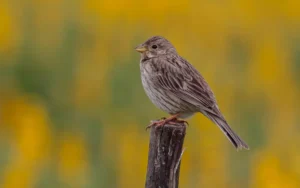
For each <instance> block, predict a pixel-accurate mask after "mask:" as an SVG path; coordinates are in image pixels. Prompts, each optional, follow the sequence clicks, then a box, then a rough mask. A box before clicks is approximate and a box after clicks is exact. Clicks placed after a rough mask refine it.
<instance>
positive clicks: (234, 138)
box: [206, 113, 249, 150]
mask: <svg viewBox="0 0 300 188" xmlns="http://www.w3.org/2000/svg"><path fill="white" fill-rule="evenodd" d="M206 116H207V117H208V118H209V119H210V120H212V121H213V122H214V123H215V124H216V125H218V126H219V128H220V129H221V130H222V131H223V133H224V134H225V135H226V136H227V138H228V139H229V140H230V142H231V143H232V144H233V145H234V146H235V148H236V149H237V150H241V149H243V148H244V149H247V150H249V147H248V145H247V144H246V143H245V142H244V141H243V140H242V139H241V138H240V137H239V136H238V135H237V134H236V133H235V132H234V131H233V130H232V129H231V127H230V126H229V125H228V123H227V122H226V120H225V118H224V117H223V116H222V115H215V114H211V113H206Z"/></svg>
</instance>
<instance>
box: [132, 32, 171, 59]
mask: <svg viewBox="0 0 300 188" xmlns="http://www.w3.org/2000/svg"><path fill="white" fill-rule="evenodd" d="M135 50H136V51H138V52H140V53H141V54H142V56H144V57H146V58H153V57H157V56H160V55H164V54H167V53H172V52H176V50H175V48H174V46H173V45H172V44H171V43H170V42H169V41H168V40H167V39H165V38H163V37H160V36H154V37H151V38H150V39H148V40H147V41H146V42H144V43H143V44H140V45H139V46H137V47H136V48H135Z"/></svg>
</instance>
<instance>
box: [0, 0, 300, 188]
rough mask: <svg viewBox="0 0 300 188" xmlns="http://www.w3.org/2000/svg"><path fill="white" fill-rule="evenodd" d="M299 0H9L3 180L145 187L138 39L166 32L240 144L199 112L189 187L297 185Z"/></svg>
mask: <svg viewBox="0 0 300 188" xmlns="http://www.w3.org/2000/svg"><path fill="white" fill-rule="evenodd" d="M299 10H300V1H298V0H294V1H267V0H264V1H257V0H256V1H253V0H244V1H237V0H233V1H221V0H213V1H211V0H210V1H208V0H207V1H177V0H175V1H169V2H167V1H157V0H152V1H140V0H127V1H123V0H122V1H121V0H115V1H108V0H107V1H103V0H85V1H84V0H77V1H71V0H64V1H58V0H53V1H43V0H40V1H37V0H28V1H16V0H2V1H1V5H0V24H1V26H0V187H2V188H16V187H22V188H27V187H41V188H53V187H63V188H67V187H68V188H69V187H75V188H77V187H78V188H79V187H80V188H81V187H83V188H94V187H104V188H110V187H112V188H114V187H118V188H127V187H130V188H134V187H144V182H145V175H146V166H147V152H148V139H149V132H146V131H145V126H147V125H148V123H149V121H150V120H151V119H157V118H160V117H162V116H165V115H166V114H165V113H164V112H162V111H160V110H159V109H156V108H155V107H154V105H152V104H151V102H150V101H149V99H148V98H147V96H146V95H145V93H144V91H143V88H142V85H141V81H140V74H139V58H140V57H139V54H138V53H137V52H135V51H134V47H135V46H137V45H138V44H140V43H142V42H144V41H145V40H146V39H148V38H149V37H151V36H153V35H162V36H164V37H166V38H167V39H169V40H170V41H171V42H172V43H173V44H174V45H175V47H176V48H177V51H178V52H179V54H180V55H182V56H183V57H185V58H186V59H187V60H189V61H190V62H191V63H192V64H193V65H194V66H195V67H196V68H197V69H198V70H199V71H200V72H201V73H202V75H203V76H204V77H205V78H206V80H207V81H208V83H209V84H210V86H211V88H212V89H213V91H214V92H215V95H216V98H217V100H218V102H219V106H220V108H221V110H222V111H223V113H224V115H225V116H226V118H227V119H228V122H229V123H230V124H231V126H232V127H233V129H234V130H235V131H236V132H237V133H238V134H239V135H240V136H241V138H243V139H244V140H245V141H246V142H247V143H248V144H249V146H250V148H251V150H250V151H242V152H236V150H235V149H234V148H233V146H232V145H231V143H230V142H229V141H228V140H227V139H226V137H225V136H224V135H223V134H222V132H221V131H220V130H219V129H218V128H217V127H216V126H215V125H213V123H211V122H210V121H209V120H207V119H206V118H204V117H203V116H202V115H200V114H199V115H196V116H194V117H192V118H191V119H190V120H189V122H190V126H189V127H188V129H187V136H186V139H185V147H186V151H185V153H184V156H183V161H182V165H181V173H180V187H183V188H186V187H187V188H193V187H206V188H207V187H212V188H215V187H230V188H241V187H243V188H247V187H249V188H254V187H255V188H256V187H257V188H260V187H262V188H276V187H279V188H282V187H287V188H294V187H295V188H296V187H300V150H299V148H300V145H299V143H300V129H299V123H300V118H299V115H300V109H299V96H300V91H299V89H300V76H299V75H300V74H299V73H300V11H299Z"/></svg>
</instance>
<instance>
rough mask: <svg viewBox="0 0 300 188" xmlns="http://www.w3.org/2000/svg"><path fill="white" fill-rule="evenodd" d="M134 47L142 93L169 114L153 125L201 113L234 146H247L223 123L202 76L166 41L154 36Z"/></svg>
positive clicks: (223, 120) (240, 147) (239, 147)
mask: <svg viewBox="0 0 300 188" xmlns="http://www.w3.org/2000/svg"><path fill="white" fill-rule="evenodd" d="M136 50H137V51H138V52H140V53H141V60H140V71H141V77H142V83H143V86H144V89H145V91H146V94H147V95H148V97H149V98H150V100H151V101H152V102H153V103H154V104H155V105H156V106H157V107H158V108H160V109H161V110H163V111H165V112H167V113H169V114H171V115H173V116H171V118H167V120H161V122H159V123H157V125H163V124H165V123H167V122H170V121H171V120H174V119H176V118H183V119H184V118H187V117H189V116H191V115H193V114H194V113H196V112H201V113H202V114H204V115H205V116H206V117H208V118H209V119H210V120H212V121H213V122H214V123H215V124H216V125H218V126H219V127H220V129H221V130H222V131H223V132H224V134H225V135H226V136H227V138H228V139H229V140H230V141H231V142H232V144H233V145H234V146H235V147H236V148H237V149H242V148H245V149H248V146H247V144H246V143H245V142H244V141H242V140H241V139H240V138H239V136H238V135H237V134H236V133H234V131H233V130H232V129H231V128H230V126H229V125H228V124H227V122H226V120H225V118H224V116H223V115H222V113H221V111H220V110H219V107H218V105H217V102H216V99H215V96H214V94H213V92H212V91H211V89H210V88H209V86H208V84H207V83H206V81H205V80H204V78H203V77H202V76H201V75H200V73H199V72H198V71H197V70H196V69H195V68H194V67H193V66H192V65H191V64H190V63H189V62H187V61H186V60H185V59H183V58H182V57H181V56H179V55H178V54H177V52H176V49H175V48H174V46H173V45H172V44H171V43H170V42H169V41H168V40H166V39H165V38H163V37H159V36H155V37H152V38H150V39H148V40H147V41H146V42H145V43H143V44H141V45H139V46H138V47H137V48H136Z"/></svg>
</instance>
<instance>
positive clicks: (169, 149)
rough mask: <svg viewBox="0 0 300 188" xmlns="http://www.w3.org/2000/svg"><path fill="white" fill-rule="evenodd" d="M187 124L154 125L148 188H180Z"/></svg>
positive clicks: (147, 178) (149, 155) (151, 136)
mask: <svg viewBox="0 0 300 188" xmlns="http://www.w3.org/2000/svg"><path fill="white" fill-rule="evenodd" d="M185 131H186V125H185V124H184V123H177V125H165V126H163V127H156V128H155V127H152V128H151V131H150V144H149V154H148V167H147V176H146V186H145V187H146V188H178V183H179V171H180V163H181V157H182V154H183V150H182V146H183V142H184V137H185Z"/></svg>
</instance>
